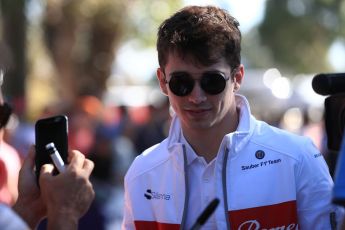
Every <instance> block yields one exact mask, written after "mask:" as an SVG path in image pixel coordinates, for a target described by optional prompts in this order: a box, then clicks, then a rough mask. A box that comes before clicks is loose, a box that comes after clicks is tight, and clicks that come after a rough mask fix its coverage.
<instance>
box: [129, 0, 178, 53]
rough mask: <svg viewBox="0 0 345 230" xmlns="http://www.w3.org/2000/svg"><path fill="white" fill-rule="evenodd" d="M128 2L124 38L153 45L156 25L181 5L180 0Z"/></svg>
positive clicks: (134, 0)
mask: <svg viewBox="0 0 345 230" xmlns="http://www.w3.org/2000/svg"><path fill="white" fill-rule="evenodd" d="M129 4H130V7H129V11H128V15H127V16H128V21H127V30H126V38H127V39H137V40H139V42H140V43H141V44H142V45H143V46H155V43H156V35H157V29H158V26H159V25H160V23H162V22H163V20H164V19H166V18H167V17H168V16H170V15H171V14H173V13H174V12H175V11H176V10H178V9H180V8H181V7H182V0H132V1H129Z"/></svg>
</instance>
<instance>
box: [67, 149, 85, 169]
mask: <svg viewBox="0 0 345 230" xmlns="http://www.w3.org/2000/svg"><path fill="white" fill-rule="evenodd" d="M70 155H71V157H72V158H71V162H70V164H69V166H68V167H76V168H82V167H83V165H84V160H85V156H84V154H82V153H81V152H79V151H77V150H72V151H71V152H70Z"/></svg>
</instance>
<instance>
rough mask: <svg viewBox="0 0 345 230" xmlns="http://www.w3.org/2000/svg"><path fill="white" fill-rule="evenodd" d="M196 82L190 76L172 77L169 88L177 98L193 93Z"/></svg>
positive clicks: (177, 75) (178, 75)
mask: <svg viewBox="0 0 345 230" xmlns="http://www.w3.org/2000/svg"><path fill="white" fill-rule="evenodd" d="M193 87H194V80H193V79H192V78H191V77H190V76H189V75H188V74H176V75H173V76H171V79H170V81H169V88H170V90H171V92H173V93H174V94H175V95H177V96H186V95H188V94H189V93H190V92H192V90H193Z"/></svg>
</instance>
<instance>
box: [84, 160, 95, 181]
mask: <svg viewBox="0 0 345 230" xmlns="http://www.w3.org/2000/svg"><path fill="white" fill-rule="evenodd" d="M94 167H95V164H94V163H93V161H91V160H89V159H85V161H84V165H83V169H84V170H85V171H86V172H87V176H88V177H89V176H90V175H91V173H92V170H93V168H94Z"/></svg>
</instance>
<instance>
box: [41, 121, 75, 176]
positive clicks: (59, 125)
mask: <svg viewBox="0 0 345 230" xmlns="http://www.w3.org/2000/svg"><path fill="white" fill-rule="evenodd" d="M51 142H53V143H54V145H55V147H56V149H57V151H58V152H59V153H60V155H61V158H62V160H63V161H64V162H65V164H66V163H67V157H68V118H67V116H65V115H57V116H52V117H48V118H43V119H39V120H38V121H37V122H36V124H35V148H36V158H35V164H36V176H37V179H38V177H39V175H40V170H41V167H42V165H44V164H47V163H51V164H53V161H52V159H51V158H50V155H49V153H48V151H47V150H46V145H47V144H49V143H51ZM55 171H56V170H55ZM56 173H57V171H56Z"/></svg>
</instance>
